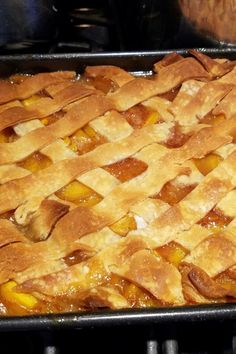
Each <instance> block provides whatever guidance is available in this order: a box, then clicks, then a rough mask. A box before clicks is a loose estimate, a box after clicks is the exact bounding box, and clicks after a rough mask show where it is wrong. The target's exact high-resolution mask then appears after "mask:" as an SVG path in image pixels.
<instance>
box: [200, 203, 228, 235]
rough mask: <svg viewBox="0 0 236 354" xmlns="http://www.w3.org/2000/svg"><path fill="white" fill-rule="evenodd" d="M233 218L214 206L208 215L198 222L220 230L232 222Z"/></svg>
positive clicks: (208, 227) (214, 229)
mask: <svg viewBox="0 0 236 354" xmlns="http://www.w3.org/2000/svg"><path fill="white" fill-rule="evenodd" d="M231 221H232V218H231V217H229V216H226V215H224V214H223V213H222V212H221V211H220V210H218V209H216V208H214V209H212V210H211V211H209V213H208V214H207V215H205V216H204V218H202V219H201V220H200V221H199V222H198V224H200V225H201V226H203V227H206V228H207V229H213V231H214V232H215V231H220V230H222V229H224V228H225V227H226V226H227V225H228V224H229V223H230V222H231Z"/></svg>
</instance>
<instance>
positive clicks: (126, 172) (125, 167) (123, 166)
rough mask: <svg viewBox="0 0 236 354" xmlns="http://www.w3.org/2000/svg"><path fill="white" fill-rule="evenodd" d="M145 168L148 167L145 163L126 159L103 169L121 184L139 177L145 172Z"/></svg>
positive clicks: (131, 158) (129, 158)
mask: <svg viewBox="0 0 236 354" xmlns="http://www.w3.org/2000/svg"><path fill="white" fill-rule="evenodd" d="M147 167H148V166H147V164H146V163H145V162H143V161H140V160H137V159H135V158H133V157H128V158H127V159H124V160H121V161H118V162H115V163H113V164H111V165H108V166H105V167H103V168H104V170H106V171H107V172H109V173H110V174H111V175H113V176H114V177H116V178H117V179H119V180H120V181H121V182H126V181H129V180H130V179H132V178H134V177H137V176H139V175H140V174H141V173H143V172H144V171H146V169H147Z"/></svg>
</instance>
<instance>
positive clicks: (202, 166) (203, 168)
mask: <svg viewBox="0 0 236 354" xmlns="http://www.w3.org/2000/svg"><path fill="white" fill-rule="evenodd" d="M222 160H223V158H222V157H221V156H219V155H216V154H208V155H206V156H205V157H203V158H202V159H193V161H194V163H195V165H196V167H197V168H198V170H199V171H200V172H201V173H202V174H203V175H204V176H206V175H207V174H208V173H209V172H211V171H212V170H214V168H216V167H217V166H218V165H219V163H220V162H221V161H222Z"/></svg>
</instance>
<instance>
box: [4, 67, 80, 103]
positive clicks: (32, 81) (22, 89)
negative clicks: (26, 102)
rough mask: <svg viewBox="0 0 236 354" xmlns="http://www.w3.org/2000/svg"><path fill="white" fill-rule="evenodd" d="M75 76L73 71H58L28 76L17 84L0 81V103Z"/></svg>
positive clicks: (29, 94)
mask: <svg viewBox="0 0 236 354" xmlns="http://www.w3.org/2000/svg"><path fill="white" fill-rule="evenodd" d="M75 76H76V74H75V72H73V71H61V72H60V71H58V72H52V73H41V74H37V75H34V76H30V77H28V78H27V79H25V80H24V81H23V82H22V83H20V84H19V85H17V84H11V83H9V82H6V81H0V104H2V103H6V102H9V101H12V100H16V99H20V100H22V99H25V98H28V97H30V96H32V95H34V94H35V93H37V92H39V91H41V90H43V89H44V88H45V87H47V86H49V85H52V84H56V83H59V82H63V81H65V80H72V79H75Z"/></svg>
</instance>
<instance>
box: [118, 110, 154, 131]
mask: <svg viewBox="0 0 236 354" xmlns="http://www.w3.org/2000/svg"><path fill="white" fill-rule="evenodd" d="M122 114H123V116H124V117H125V119H126V120H127V122H128V123H129V124H130V125H131V126H132V127H133V128H134V129H139V128H142V127H143V126H144V125H148V124H155V123H157V122H158V121H160V116H159V114H158V113H157V112H156V111H154V110H152V109H151V108H148V107H145V106H143V105H142V104H139V105H137V106H134V107H131V108H130V109H128V110H127V111H125V112H124V113H122Z"/></svg>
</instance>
